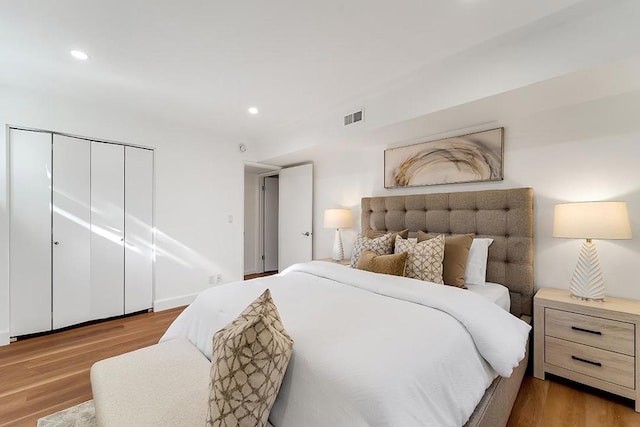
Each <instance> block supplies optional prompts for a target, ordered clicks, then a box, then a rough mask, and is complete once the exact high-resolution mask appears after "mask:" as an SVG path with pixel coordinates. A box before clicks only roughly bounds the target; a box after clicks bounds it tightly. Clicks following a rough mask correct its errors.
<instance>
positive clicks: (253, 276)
mask: <svg viewBox="0 0 640 427" xmlns="http://www.w3.org/2000/svg"><path fill="white" fill-rule="evenodd" d="M274 274H278V272H277V271H265V272H264V273H254V274H246V275H245V276H244V280H251V279H256V278H258V277H267V276H273V275H274Z"/></svg>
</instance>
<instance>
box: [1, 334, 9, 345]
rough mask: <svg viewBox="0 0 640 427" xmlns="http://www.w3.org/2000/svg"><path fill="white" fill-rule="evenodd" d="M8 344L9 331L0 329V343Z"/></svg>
mask: <svg viewBox="0 0 640 427" xmlns="http://www.w3.org/2000/svg"><path fill="white" fill-rule="evenodd" d="M7 344H9V331H0V345H7Z"/></svg>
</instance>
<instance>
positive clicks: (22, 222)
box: [9, 129, 51, 336]
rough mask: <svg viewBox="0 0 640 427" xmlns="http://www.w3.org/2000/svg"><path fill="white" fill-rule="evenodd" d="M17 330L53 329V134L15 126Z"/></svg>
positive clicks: (13, 292) (13, 234)
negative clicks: (24, 129)
mask: <svg viewBox="0 0 640 427" xmlns="http://www.w3.org/2000/svg"><path fill="white" fill-rule="evenodd" d="M9 143H10V152H11V154H10V180H11V184H10V185H11V186H10V194H11V205H10V218H11V219H10V221H11V229H10V237H9V240H10V249H9V251H10V254H11V262H10V283H11V298H10V299H11V301H10V303H11V324H10V334H11V336H17V335H25V334H32V333H36V332H43V331H48V330H51V134H50V133H44V132H30V131H22V130H16V129H11V130H10V134H9Z"/></svg>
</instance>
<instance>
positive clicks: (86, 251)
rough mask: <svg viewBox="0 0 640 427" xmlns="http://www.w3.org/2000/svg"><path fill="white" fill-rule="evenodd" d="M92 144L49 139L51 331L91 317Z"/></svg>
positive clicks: (61, 138) (83, 141) (63, 138)
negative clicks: (50, 161)
mask: <svg viewBox="0 0 640 427" xmlns="http://www.w3.org/2000/svg"><path fill="white" fill-rule="evenodd" d="M90 153H91V144H90V142H88V141H85V140H81V139H77V138H70V137H66V136H60V135H54V136H53V245H54V246H53V328H54V329H58V328H63V327H65V326H69V325H73V324H76V323H82V322H86V321H87V320H90V319H91V275H90V265H91V261H90V260H91V256H90V252H91V235H90V227H91V225H90V224H91V214H90V212H91V211H90V203H91V198H90V194H91V189H90V182H91V174H90V166H91V154H90Z"/></svg>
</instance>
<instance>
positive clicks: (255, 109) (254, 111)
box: [249, 107, 258, 114]
mask: <svg viewBox="0 0 640 427" xmlns="http://www.w3.org/2000/svg"><path fill="white" fill-rule="evenodd" d="M249 114H258V109H257V108H256V107H249Z"/></svg>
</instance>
